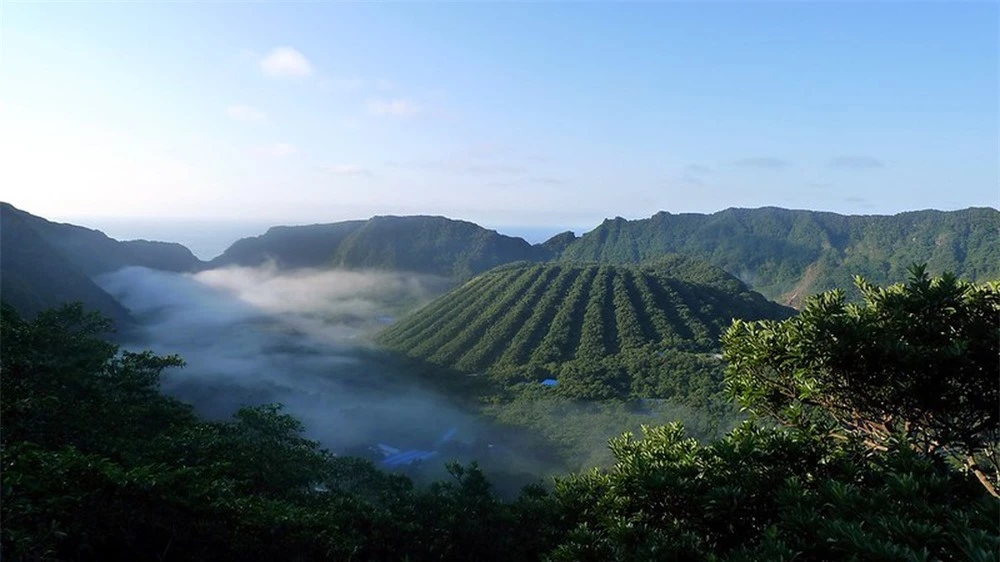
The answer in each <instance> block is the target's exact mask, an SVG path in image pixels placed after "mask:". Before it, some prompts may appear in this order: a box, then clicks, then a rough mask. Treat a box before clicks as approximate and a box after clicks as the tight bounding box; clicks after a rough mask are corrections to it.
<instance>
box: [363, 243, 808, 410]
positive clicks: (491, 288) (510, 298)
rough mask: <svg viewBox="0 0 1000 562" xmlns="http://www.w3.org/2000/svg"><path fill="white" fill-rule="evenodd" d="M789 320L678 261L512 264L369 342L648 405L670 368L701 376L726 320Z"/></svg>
mask: <svg viewBox="0 0 1000 562" xmlns="http://www.w3.org/2000/svg"><path fill="white" fill-rule="evenodd" d="M792 312H793V311H791V310H790V309H787V308H785V307H782V306H779V305H777V304H775V303H772V302H770V301H768V300H767V299H765V298H764V297H762V296H761V295H760V294H758V293H755V292H752V291H750V290H749V289H747V288H746V286H745V285H744V284H743V283H741V282H740V281H739V280H737V279H735V278H733V277H732V276H730V275H728V274H726V273H725V272H723V271H721V270H719V269H718V268H715V267H713V266H710V265H707V264H704V263H700V262H697V261H695V260H691V259H687V258H681V257H675V256H674V257H665V258H661V259H660V260H657V261H654V262H650V263H646V264H641V265H637V266H612V265H604V264H573V263H546V264H513V265H508V266H503V267H499V268H497V269H494V270H491V271H489V272H487V273H485V274H483V275H480V276H478V277H476V278H474V279H472V280H471V281H469V282H467V283H466V284H465V285H463V286H461V287H459V288H457V289H455V290H453V291H452V292H450V293H448V294H447V295H445V296H443V297H441V298H439V299H438V300H436V301H434V302H432V303H431V304H429V305H427V306H426V307H424V308H422V309H421V310H419V311H417V312H416V313H414V314H412V315H410V316H408V317H406V318H404V319H403V320H402V321H400V322H399V323H397V324H395V325H393V326H391V327H389V328H387V329H386V330H385V331H384V332H382V334H380V336H379V341H380V342H381V343H383V344H384V345H386V346H388V347H390V348H392V349H395V350H398V351H401V352H403V353H405V354H407V355H409V356H411V357H416V358H419V359H422V360H426V361H428V362H430V363H435V364H439V365H442V366H446V367H449V368H453V369H456V370H458V371H462V372H466V373H475V372H480V371H488V372H489V373H490V374H491V375H492V376H494V377H495V378H497V379H500V380H503V381H504V382H505V383H506V384H516V383H518V382H536V383H537V382H540V381H542V380H543V379H546V378H550V377H558V379H559V381H558V382H559V386H560V388H559V392H561V393H569V394H570V395H573V396H575V397H590V398H607V397H613V396H622V397H624V396H630V395H635V396H644V397H650V396H662V395H664V394H673V392H671V391H668V390H667V388H666V387H668V386H670V385H669V384H666V383H664V382H663V381H660V380H659V379H660V378H661V377H674V378H682V377H679V376H678V373H677V370H686V371H697V370H704V368H706V367H707V368H708V370H712V369H713V367H711V366H710V365H709V364H711V365H715V364H716V363H717V361H714V360H712V359H710V358H709V357H706V355H707V354H710V353H712V352H713V351H715V350H717V349H718V338H719V336H720V334H721V333H722V331H723V330H724V329H725V328H726V327H727V326H728V325H729V324H730V323H731V322H732V320H733V318H745V319H749V320H757V319H765V318H769V319H773V318H786V317H788V316H789V315H790V314H791V313H792ZM671 363H674V364H671ZM682 364H683V365H684V366H683V367H682ZM663 367H668V368H667V369H666V372H664V370H663V369H662V368H663ZM669 367H673V368H669ZM714 369H715V370H718V367H717V366H715V367H714ZM664 397H665V396H664Z"/></svg>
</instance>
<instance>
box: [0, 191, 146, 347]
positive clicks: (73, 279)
mask: <svg viewBox="0 0 1000 562" xmlns="http://www.w3.org/2000/svg"><path fill="white" fill-rule="evenodd" d="M12 209H13V207H9V206H7V205H6V204H0V212H2V215H0V244H2V248H0V291H2V292H3V300H4V301H5V302H7V303H9V304H10V305H11V306H13V307H14V308H16V309H17V310H18V311H19V312H21V313H22V314H25V315H27V316H34V315H35V314H38V313H39V312H41V311H42V310H45V309H47V308H52V307H54V306H58V305H60V304H62V303H64V302H81V303H83V304H85V305H86V306H87V308H89V309H91V310H96V311H100V312H101V313H102V314H104V315H105V316H107V317H109V318H111V319H113V320H114V322H115V324H116V325H117V326H118V327H119V328H120V329H121V328H128V327H129V326H130V325H132V323H133V322H134V320H133V318H132V315H131V314H130V313H129V311H128V310H127V309H126V308H125V307H124V306H122V305H121V304H120V303H119V302H118V301H116V300H115V298H114V297H112V296H111V295H110V294H108V293H107V292H105V291H104V290H103V289H101V288H100V287H98V286H97V284H96V283H94V281H92V280H91V279H90V277H89V276H88V275H87V274H86V273H84V272H83V271H82V270H81V269H80V268H79V267H78V266H77V265H76V264H74V263H73V262H71V261H70V260H69V259H68V258H67V257H65V256H64V255H63V254H62V253H61V252H59V251H58V250H57V249H55V248H54V247H52V246H51V245H50V244H49V243H48V242H46V241H45V239H43V238H42V237H41V235H39V234H38V233H37V232H36V231H35V229H33V228H31V226H30V224H29V223H27V222H26V221H25V220H24V218H23V217H22V216H21V215H20V214H19V213H18V212H13V211H11V210H12Z"/></svg>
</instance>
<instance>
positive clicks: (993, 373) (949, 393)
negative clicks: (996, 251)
mask: <svg viewBox="0 0 1000 562" xmlns="http://www.w3.org/2000/svg"><path fill="white" fill-rule="evenodd" d="M856 285H857V288H858V290H859V291H860V292H861V294H862V298H863V303H862V304H847V303H846V297H845V294H844V292H843V291H839V290H838V291H833V292H830V293H826V294H823V295H819V296H816V297H814V298H812V299H810V300H809V301H807V304H806V307H805V309H804V310H803V311H802V314H800V315H799V316H798V317H796V318H794V319H791V320H788V321H785V322H781V323H776V322H758V323H748V322H741V321H737V322H735V323H734V325H733V326H732V327H731V328H730V330H729V331H728V332H727V333H726V335H725V339H724V341H725V343H726V353H727V355H728V358H729V360H730V370H731V373H732V374H731V376H730V377H729V378H728V381H727V383H728V385H729V388H730V390H731V391H732V392H733V393H734V394H735V396H736V397H737V398H738V399H739V401H740V402H741V403H742V404H743V405H744V406H747V407H749V408H750V409H752V410H754V411H755V412H758V413H760V414H765V415H768V416H771V417H774V418H777V419H779V420H781V421H783V422H784V423H798V422H799V420H802V419H811V420H815V421H817V422H818V423H821V422H828V423H829V424H830V425H832V426H834V427H835V428H836V430H839V431H841V432H846V433H848V434H852V435H855V436H857V437H859V438H861V439H863V440H865V441H867V442H869V443H870V444H872V445H874V446H878V447H887V446H889V445H890V444H891V443H893V442H894V441H901V442H902V443H906V444H908V445H910V446H912V447H914V448H915V449H916V450H918V451H920V452H922V453H924V454H945V455H951V456H954V457H956V458H957V459H960V460H961V462H963V463H965V464H968V465H969V466H970V467H972V468H973V469H974V470H975V471H976V472H977V474H978V475H979V477H980V478H981V479H982V480H983V483H984V485H986V486H987V487H988V488H989V489H990V490H992V492H993V493H994V494H996V489H995V486H996V481H997V469H998V467H1000V465H998V463H997V454H998V451H997V446H998V444H1000V410H998V406H1000V365H998V358H1000V323H998V318H1000V283H997V282H990V283H983V284H980V285H973V284H970V283H966V282H962V281H958V280H956V279H955V277H954V276H951V275H944V276H942V277H940V278H936V279H931V278H930V276H929V275H928V274H927V272H926V270H925V268H924V267H922V266H917V267H914V268H913V269H912V270H911V277H910V280H909V282H908V283H906V284H898V285H893V286H890V287H887V288H882V287H876V286H873V285H871V284H870V283H868V282H867V281H865V280H864V279H862V278H858V279H857V280H856ZM981 461H982V462H985V463H986V466H985V467H980V466H979V465H980V464H981Z"/></svg>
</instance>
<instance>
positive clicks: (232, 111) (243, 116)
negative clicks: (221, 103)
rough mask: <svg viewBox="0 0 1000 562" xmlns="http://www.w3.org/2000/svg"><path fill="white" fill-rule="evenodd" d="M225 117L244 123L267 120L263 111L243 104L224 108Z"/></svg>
mask: <svg viewBox="0 0 1000 562" xmlns="http://www.w3.org/2000/svg"><path fill="white" fill-rule="evenodd" d="M226 115H227V116H228V117H229V118H230V119H232V120H234V121H243V122H246V123H260V122H262V121H265V120H267V115H266V114H265V113H264V112H263V111H261V110H259V109H257V108H256V107H251V106H249V105H243V104H235V105H230V106H229V107H227V108H226Z"/></svg>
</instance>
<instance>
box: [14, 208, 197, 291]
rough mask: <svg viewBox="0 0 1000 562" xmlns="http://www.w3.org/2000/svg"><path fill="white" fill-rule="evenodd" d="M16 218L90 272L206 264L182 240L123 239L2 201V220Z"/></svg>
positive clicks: (185, 268)
mask: <svg viewBox="0 0 1000 562" xmlns="http://www.w3.org/2000/svg"><path fill="white" fill-rule="evenodd" d="M13 219H17V220H18V221H19V223H18V224H20V225H23V226H24V227H27V228H30V229H31V230H32V231H34V232H35V234H37V235H38V236H39V237H40V238H41V239H42V240H43V241H45V243H46V244H48V245H49V246H50V247H51V248H52V249H54V250H56V251H58V252H59V253H60V254H61V255H62V256H63V257H64V258H66V259H68V260H69V261H70V262H71V263H73V264H74V265H75V266H76V267H78V268H79V269H80V271H82V272H83V273H85V274H87V275H99V274H101V273H107V272H110V271H115V270H117V269H121V268H122V267H126V266H130V265H135V266H142V267H148V268H151V269H160V270H164V271H177V272H184V271H196V270H198V269H200V268H201V267H202V265H203V262H202V261H201V260H199V259H198V258H197V257H195V255H194V254H192V253H191V251H190V250H188V249H187V248H185V247H184V246H182V245H180V244H176V243H171V242H151V241H148V240H129V241H126V242H121V241H118V240H115V239H114V238H110V237H108V236H107V235H106V234H104V233H103V232H101V231H100V230H94V229H90V228H84V227H82V226H76V225H72V224H65V223H56V222H52V221H48V220H46V219H43V218H41V217H37V216H35V215H32V214H30V213H27V212H25V211H22V210H20V209H18V208H16V207H14V206H13V205H10V204H9V203H0V220H3V221H7V220H13ZM4 245H5V246H6V245H7V243H6V241H4Z"/></svg>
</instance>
